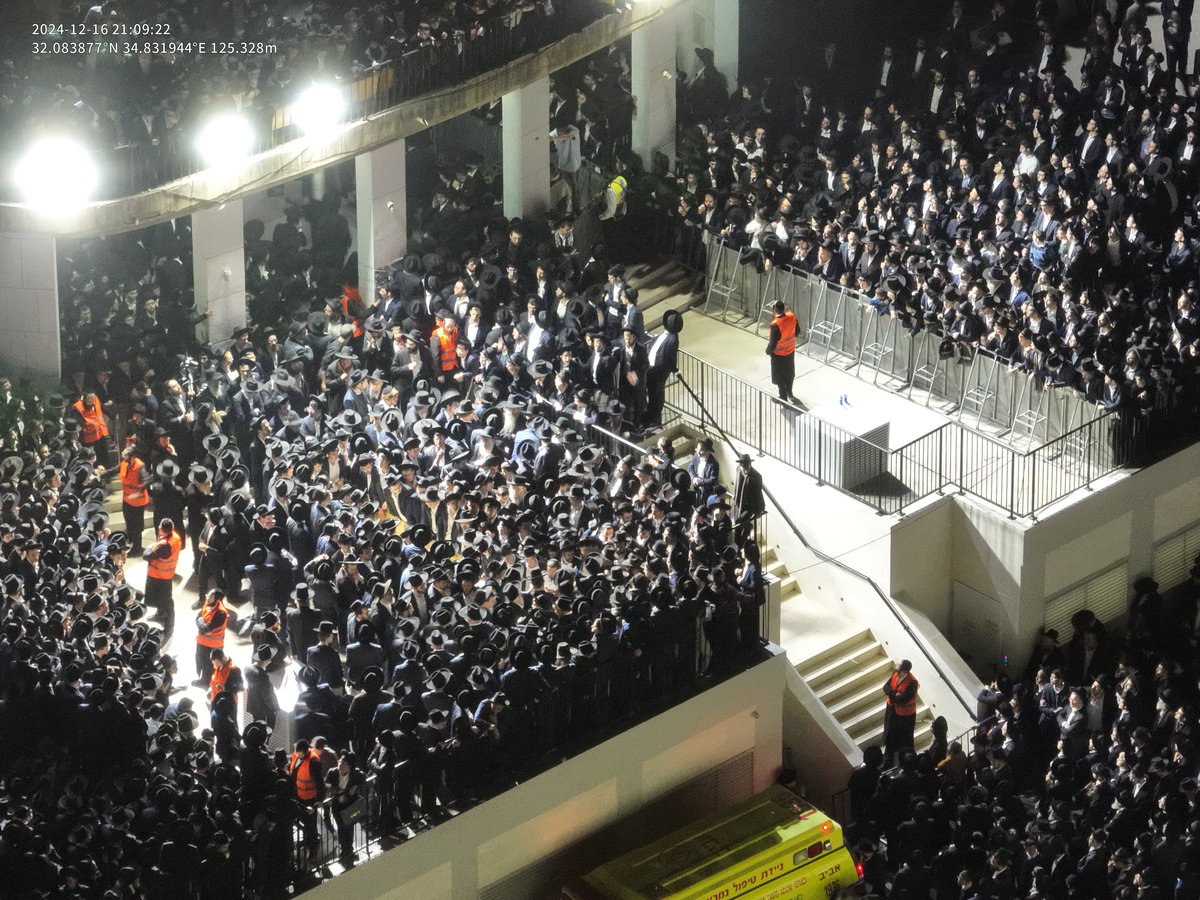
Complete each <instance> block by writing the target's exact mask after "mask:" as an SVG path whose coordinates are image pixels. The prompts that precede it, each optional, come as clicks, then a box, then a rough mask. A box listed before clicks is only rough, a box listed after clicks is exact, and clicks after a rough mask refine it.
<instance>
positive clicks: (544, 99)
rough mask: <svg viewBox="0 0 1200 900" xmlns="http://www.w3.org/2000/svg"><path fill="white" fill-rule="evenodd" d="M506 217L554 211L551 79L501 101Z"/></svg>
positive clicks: (534, 84) (518, 91) (536, 82)
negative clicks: (552, 193) (551, 184)
mask: <svg viewBox="0 0 1200 900" xmlns="http://www.w3.org/2000/svg"><path fill="white" fill-rule="evenodd" d="M501 116H502V119H503V127H504V133H503V145H504V215H506V216H508V217H509V218H513V217H515V216H534V215H544V214H545V213H546V211H547V210H548V209H549V208H550V78H549V76H547V77H545V78H539V79H538V80H537V81H534V82H531V83H530V84H527V85H526V86H525V87H523V88H521V89H520V90H516V91H511V92H509V93H507V94H505V95H504V99H503V100H502V101H501Z"/></svg>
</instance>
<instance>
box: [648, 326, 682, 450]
mask: <svg viewBox="0 0 1200 900" xmlns="http://www.w3.org/2000/svg"><path fill="white" fill-rule="evenodd" d="M682 330H683V316H682V315H681V314H680V313H679V311H678V310H674V309H672V310H668V311H667V313H666V314H665V315H664V316H663V330H662V332H661V333H660V334H659V335H658V336H657V337H655V338H654V340H653V341H652V342H651V343H650V349H649V350H648V351H647V368H646V414H645V425H646V428H648V429H656V428H661V427H662V411H663V404H664V403H665V402H666V389H667V379H668V378H670V377H671V375H672V374H673V373H675V372H676V371H678V369H679V332H680V331H682Z"/></svg>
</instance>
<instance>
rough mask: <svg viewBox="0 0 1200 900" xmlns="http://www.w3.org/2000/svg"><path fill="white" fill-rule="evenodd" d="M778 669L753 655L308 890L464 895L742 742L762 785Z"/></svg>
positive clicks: (316, 893)
mask: <svg viewBox="0 0 1200 900" xmlns="http://www.w3.org/2000/svg"><path fill="white" fill-rule="evenodd" d="M787 669H788V665H787V658H786V657H785V656H783V655H780V656H777V657H776V658H774V659H772V660H769V661H767V662H765V663H762V664H760V665H759V666H756V667H755V668H754V669H752V670H750V671H749V672H746V673H743V674H742V675H739V676H737V677H736V678H733V679H730V680H729V681H726V682H724V683H722V684H720V685H718V686H716V687H714V688H712V689H710V690H708V691H706V692H705V693H704V694H702V695H701V696H699V697H696V698H694V699H692V700H690V701H688V702H687V703H684V704H681V705H679V706H676V707H674V708H673V709H670V710H667V711H666V712H664V713H662V714H661V715H659V716H657V717H655V718H654V719H651V720H650V721H648V722H646V723H644V724H642V725H639V726H637V727H636V728H633V729H630V730H629V731H626V732H625V733H623V734H620V735H618V736H616V737H615V738H613V739H611V740H609V741H606V742H605V743H604V744H602V745H601V746H599V747H597V748H595V749H593V750H589V751H588V752H586V753H583V754H581V755H579V756H576V757H574V758H572V759H569V760H567V761H566V762H563V763H561V764H560V765H558V766H555V767H554V768H553V769H550V770H549V771H548V772H545V773H543V774H542V775H539V776H537V777H536V778H534V779H532V780H530V781H528V782H526V783H524V784H521V785H519V786H518V787H515V788H513V789H512V790H509V791H507V792H506V793H504V794H502V795H501V796H499V797H497V798H495V799H493V800H490V801H488V802H486V803H484V804H482V805H481V806H478V807H476V808H474V809H472V810H469V811H467V812H465V813H463V814H461V815H459V816H457V817H455V818H453V819H451V820H450V821H448V822H446V823H444V824H442V825H439V826H438V827H437V828H434V829H433V830H431V831H429V832H426V833H424V834H421V835H418V836H417V837H416V838H414V839H412V840H411V841H408V842H407V843H405V844H404V845H402V846H400V847H397V848H396V849H394V850H389V851H388V852H386V853H384V854H383V855H381V856H379V857H377V858H375V859H373V860H371V861H369V862H366V863H364V864H362V865H360V866H358V867H357V868H355V869H352V870H351V871H349V872H347V873H346V874H344V875H339V876H338V877H337V878H335V879H334V880H332V881H330V882H326V883H325V884H324V885H322V886H320V887H318V888H314V889H313V890H312V891H311V892H310V893H309V895H308V896H311V897H312V898H314V900H321V898H323V897H328V898H343V897H355V898H361V900H369V898H397V900H399V898H421V900H440V898H458V897H475V896H478V895H479V893H480V891H481V890H482V889H484V888H486V887H487V886H488V885H490V884H493V883H494V882H496V881H499V880H500V879H502V878H505V877H506V876H508V875H511V874H513V873H516V872H519V871H521V870H523V869H525V868H527V867H529V866H531V865H534V864H535V863H538V862H539V861H540V860H542V859H543V858H544V857H546V856H547V855H550V854H553V853H555V852H556V851H558V850H560V849H561V848H563V847H565V846H567V845H568V844H570V843H572V842H573V841H576V840H579V839H582V838H586V837H587V836H588V835H589V834H592V833H594V832H596V831H598V830H600V829H602V828H603V827H605V826H606V825H609V824H611V823H613V822H616V821H618V820H620V819H622V818H624V817H626V816H629V815H631V814H633V813H635V812H636V811H637V810H639V809H640V808H642V807H643V806H645V805H646V804H647V803H649V802H651V801H652V800H654V799H655V798H657V797H660V796H662V795H664V794H666V793H668V792H669V791H671V790H672V789H674V788H676V787H679V786H680V785H682V784H684V783H685V782H687V781H689V780H691V779H692V778H695V777H696V776H698V775H701V774H703V773H705V772H708V771H710V770H711V769H713V768H714V767H716V766H718V765H720V764H721V763H723V762H725V761H726V760H729V759H730V758H732V757H735V756H738V755H739V754H742V753H745V752H746V751H749V750H752V751H753V752H754V779H753V781H754V790H755V791H760V790H763V789H765V788H766V787H768V786H769V785H770V784H772V783H773V782H774V780H775V778H776V777H777V776H778V774H779V769H780V768H781V748H782V746H783V730H782V728H783V726H782V719H781V713H780V710H781V709H782V706H783V694H784V691H785V689H786V672H787ZM580 874H582V873H580Z"/></svg>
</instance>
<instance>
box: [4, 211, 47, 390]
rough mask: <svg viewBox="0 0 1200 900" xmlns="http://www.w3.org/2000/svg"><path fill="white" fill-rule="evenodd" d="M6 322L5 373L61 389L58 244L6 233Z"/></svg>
mask: <svg viewBox="0 0 1200 900" xmlns="http://www.w3.org/2000/svg"><path fill="white" fill-rule="evenodd" d="M0 322H3V325H4V327H3V328H0V372H2V373H3V374H5V375H10V376H12V377H13V378H14V379H19V378H28V379H30V381H32V382H33V383H34V384H37V385H39V386H41V387H49V386H52V385H57V384H58V382H59V381H60V380H61V379H62V372H61V370H60V367H61V364H62V356H61V350H60V345H59V331H58V257H57V252H56V247H55V240H54V238H52V237H46V236H44V235H33V234H3V233H0Z"/></svg>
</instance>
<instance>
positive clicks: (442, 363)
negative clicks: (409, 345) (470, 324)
mask: <svg viewBox="0 0 1200 900" xmlns="http://www.w3.org/2000/svg"><path fill="white" fill-rule="evenodd" d="M429 349H430V351H431V352H432V353H433V354H434V368H435V369H436V370H437V373H438V381H440V382H442V383H443V384H448V383H450V382H452V381H453V376H454V373H455V372H457V371H458V369H459V362H458V323H457V322H455V320H454V313H451V312H447V313H445V314H444V315H443V316H442V324H441V325H439V326H438V327H437V328H435V329H433V334H432V335H431V336H430V341H429Z"/></svg>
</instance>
